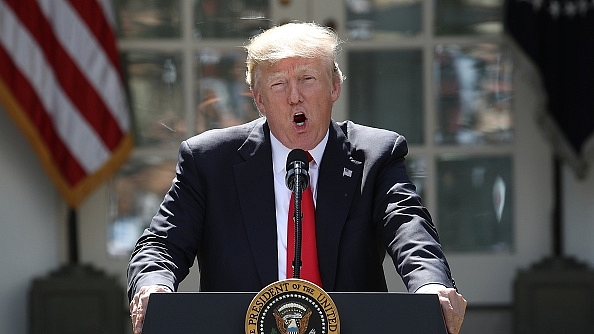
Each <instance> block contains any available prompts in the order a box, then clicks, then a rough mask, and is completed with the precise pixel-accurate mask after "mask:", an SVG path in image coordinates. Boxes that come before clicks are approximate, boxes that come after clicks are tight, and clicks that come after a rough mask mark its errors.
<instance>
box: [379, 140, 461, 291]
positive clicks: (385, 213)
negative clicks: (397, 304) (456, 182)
mask: <svg viewBox="0 0 594 334" xmlns="http://www.w3.org/2000/svg"><path fill="white" fill-rule="evenodd" d="M392 142H393V143H394V145H393V147H392V149H391V152H390V154H389V158H388V159H387V160H386V161H385V162H384V163H383V164H382V165H381V167H380V171H379V172H378V178H377V183H376V189H377V191H376V206H375V212H374V216H375V217H374V220H375V221H376V222H381V223H380V224H379V226H378V228H379V229H380V234H381V236H382V242H383V244H384V246H385V247H386V249H387V252H388V254H389V255H390V257H391V258H392V261H393V262H394V265H395V267H396V270H397V271H398V273H399V274H400V276H401V277H402V279H403V281H404V283H405V285H406V286H407V288H408V291H410V292H414V291H416V290H418V289H419V288H420V287H421V286H423V285H426V284H431V283H438V284H442V285H444V286H446V287H452V286H453V280H452V278H451V273H450V268H449V266H448V263H447V261H446V258H445V255H444V254H443V251H442V248H441V245H440V243H439V236H438V233H437V229H436V227H435V225H434V223H433V221H432V219H431V215H430V214H429V212H428V210H427V209H426V208H425V207H424V206H423V204H422V202H421V198H420V196H419V195H418V194H417V193H416V188H415V186H414V185H413V183H412V182H411V181H410V179H409V177H408V175H407V172H406V167H405V165H404V158H405V156H406V154H407V153H408V148H407V144H406V140H405V139H404V137H403V136H400V135H397V138H396V140H395V141H392Z"/></svg>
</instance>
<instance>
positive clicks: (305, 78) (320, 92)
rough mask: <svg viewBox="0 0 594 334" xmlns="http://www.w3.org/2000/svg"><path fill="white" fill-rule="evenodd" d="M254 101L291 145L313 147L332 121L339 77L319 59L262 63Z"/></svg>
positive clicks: (338, 90) (274, 128)
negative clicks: (332, 73)
mask: <svg viewBox="0 0 594 334" xmlns="http://www.w3.org/2000/svg"><path fill="white" fill-rule="evenodd" d="M260 73H261V75H260V77H259V79H258V82H257V84H256V86H255V87H254V89H253V95H254V101H256V104H257V105H258V109H259V110H260V112H261V113H262V114H263V115H264V116H266V119H267V120H268V125H269V126H270V131H271V132H272V134H274V136H275V137H276V138H277V139H278V140H280V142H281V143H283V145H285V146H286V147H287V148H289V149H296V148H300V149H303V150H311V149H313V148H314V147H316V145H317V144H319V143H320V141H322V139H323V138H324V136H325V135H326V131H327V130H328V126H329V125H330V119H331V117H332V105H333V103H334V102H335V101H336V100H337V99H338V97H339V96H340V80H339V78H338V77H336V76H333V75H331V73H330V71H329V69H328V65H327V64H325V63H324V62H323V61H321V60H319V59H309V58H287V59H283V60H281V61H278V62H276V63H274V64H272V65H270V66H263V68H262V69H261V72H260Z"/></svg>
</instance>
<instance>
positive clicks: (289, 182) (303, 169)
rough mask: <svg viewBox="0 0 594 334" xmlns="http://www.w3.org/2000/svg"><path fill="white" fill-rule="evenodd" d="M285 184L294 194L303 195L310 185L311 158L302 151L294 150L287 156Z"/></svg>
mask: <svg viewBox="0 0 594 334" xmlns="http://www.w3.org/2000/svg"><path fill="white" fill-rule="evenodd" d="M286 168H287V174H286V176H285V184H286V186H287V188H289V190H291V191H292V192H296V191H297V192H299V193H301V192H302V191H303V190H304V189H305V188H307V186H308V185H309V172H308V171H309V158H308V156H307V153H306V152H305V151H304V150H301V149H294V150H292V151H291V152H289V155H288V156H287V167H286Z"/></svg>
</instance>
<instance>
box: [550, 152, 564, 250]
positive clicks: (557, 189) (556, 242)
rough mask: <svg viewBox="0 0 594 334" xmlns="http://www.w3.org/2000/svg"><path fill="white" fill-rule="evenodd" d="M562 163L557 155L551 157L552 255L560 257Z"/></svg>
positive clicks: (561, 245)
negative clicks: (552, 198) (552, 199)
mask: <svg viewBox="0 0 594 334" xmlns="http://www.w3.org/2000/svg"><path fill="white" fill-rule="evenodd" d="M562 167H563V163H562V161H561V158H560V157H559V155H557V154H555V155H554V157H553V174H554V176H553V177H554V179H553V182H554V184H553V187H554V188H553V196H554V202H553V230H552V232H553V238H552V239H553V240H552V242H553V257H554V258H561V257H562V256H563V193H562V192H563V181H562V178H563V176H562V173H561V172H562Z"/></svg>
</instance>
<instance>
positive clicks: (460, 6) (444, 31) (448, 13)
mask: <svg viewBox="0 0 594 334" xmlns="http://www.w3.org/2000/svg"><path fill="white" fill-rule="evenodd" d="M434 3H435V34H436V35H442V36H443V35H478V34H501V33H502V32H503V0H435V1H434Z"/></svg>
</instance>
